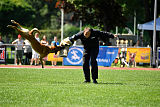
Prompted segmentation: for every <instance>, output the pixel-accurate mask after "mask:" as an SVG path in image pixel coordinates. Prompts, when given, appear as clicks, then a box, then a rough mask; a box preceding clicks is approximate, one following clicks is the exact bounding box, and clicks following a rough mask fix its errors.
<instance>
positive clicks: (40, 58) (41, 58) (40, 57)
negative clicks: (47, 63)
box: [40, 56, 44, 68]
mask: <svg viewBox="0 0 160 107" xmlns="http://www.w3.org/2000/svg"><path fill="white" fill-rule="evenodd" d="M40 61H41V64H42V68H44V65H43V61H42V57H41V56H40Z"/></svg>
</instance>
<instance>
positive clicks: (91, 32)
mask: <svg viewBox="0 0 160 107" xmlns="http://www.w3.org/2000/svg"><path fill="white" fill-rule="evenodd" d="M114 37H117V35H113V34H111V33H109V32H104V31H98V30H95V29H90V28H89V27H86V28H85V29H84V31H81V32H79V33H77V34H75V35H73V36H71V37H68V38H66V39H64V40H63V41H62V42H61V44H60V45H61V46H62V45H71V44H73V43H74V41H76V40H77V39H80V40H81V41H82V44H83V45H84V52H83V72H84V77H85V81H84V83H89V82H90V67H89V61H91V62H90V63H91V73H92V79H93V83H95V84H97V83H98V82H97V79H98V65H97V61H96V58H97V56H98V53H99V38H101V39H102V40H103V41H104V42H106V40H107V39H109V38H114Z"/></svg>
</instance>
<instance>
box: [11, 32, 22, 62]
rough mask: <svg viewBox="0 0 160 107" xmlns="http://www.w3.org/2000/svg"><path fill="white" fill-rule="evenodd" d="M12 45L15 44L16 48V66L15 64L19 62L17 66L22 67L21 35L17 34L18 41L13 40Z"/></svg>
mask: <svg viewBox="0 0 160 107" xmlns="http://www.w3.org/2000/svg"><path fill="white" fill-rule="evenodd" d="M12 44H17V46H16V57H17V59H16V65H17V62H18V61H19V65H22V57H23V40H22V37H21V35H20V34H19V35H18V39H16V40H14V41H13V42H12Z"/></svg>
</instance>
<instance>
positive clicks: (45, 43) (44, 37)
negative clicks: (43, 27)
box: [41, 35, 48, 65]
mask: <svg viewBox="0 0 160 107" xmlns="http://www.w3.org/2000/svg"><path fill="white" fill-rule="evenodd" d="M41 44H43V45H48V41H47V37H46V36H45V35H44V36H43V38H42V40H41ZM42 60H43V64H44V65H45V61H46V60H47V56H46V57H44V58H43V59H42Z"/></svg>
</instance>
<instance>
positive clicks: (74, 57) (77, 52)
mask: <svg viewBox="0 0 160 107" xmlns="http://www.w3.org/2000/svg"><path fill="white" fill-rule="evenodd" d="M82 57H83V47H76V46H72V47H70V48H69V51H68V56H67V57H66V58H65V57H64V58H63V64H64V65H82V63H83V62H82V60H83V59H82Z"/></svg>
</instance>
